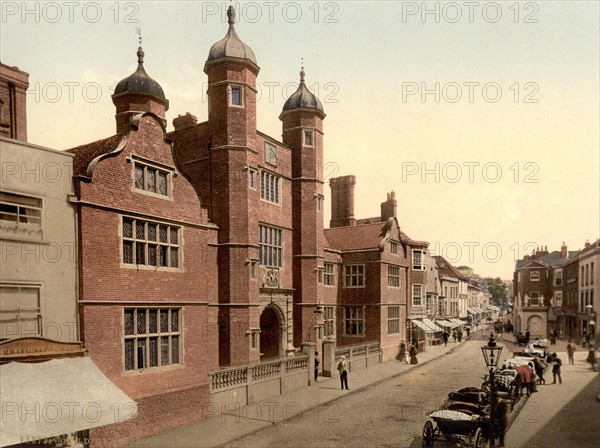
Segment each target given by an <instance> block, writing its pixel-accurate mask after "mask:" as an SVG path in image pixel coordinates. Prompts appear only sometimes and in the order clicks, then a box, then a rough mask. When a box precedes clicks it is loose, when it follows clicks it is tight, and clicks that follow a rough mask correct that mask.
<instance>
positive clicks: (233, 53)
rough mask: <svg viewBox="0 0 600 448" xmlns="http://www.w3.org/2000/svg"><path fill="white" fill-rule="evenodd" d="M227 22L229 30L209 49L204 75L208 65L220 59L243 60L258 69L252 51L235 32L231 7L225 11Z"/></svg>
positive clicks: (233, 11) (233, 13) (233, 14)
mask: <svg viewBox="0 0 600 448" xmlns="http://www.w3.org/2000/svg"><path fill="white" fill-rule="evenodd" d="M227 21H228V22H229V30H227V34H226V35H225V37H224V38H223V39H221V40H220V41H219V42H217V43H216V44H214V45H213V46H212V47H211V49H210V52H209V53H208V59H207V60H206V64H205V65H204V72H205V73H207V69H208V66H209V65H211V64H212V63H213V62H216V61H217V60H219V59H222V58H232V59H245V60H247V61H250V62H251V63H252V64H253V65H254V66H256V68H258V64H257V63H256V56H255V55H254V51H252V48H250V47H249V46H248V45H246V44H245V43H244V42H242V40H241V39H240V38H239V37H238V35H237V33H236V32H235V27H234V25H235V9H234V8H233V6H229V8H228V9H227Z"/></svg>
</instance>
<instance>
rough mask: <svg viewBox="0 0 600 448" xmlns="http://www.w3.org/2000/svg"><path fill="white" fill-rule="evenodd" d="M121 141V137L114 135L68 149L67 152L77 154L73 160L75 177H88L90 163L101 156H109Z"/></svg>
mask: <svg viewBox="0 0 600 448" xmlns="http://www.w3.org/2000/svg"><path fill="white" fill-rule="evenodd" d="M120 140H121V136H120V135H113V136H112V137H107V138H104V139H102V140H97V141H95V142H92V143H87V144H85V145H81V146H76V147H75V148H71V149H67V150H66V152H70V153H71V154H75V159H74V160H73V175H74V176H87V169H88V166H89V164H90V162H91V161H92V160H94V159H95V158H96V157H98V156H99V155H101V154H107V153H109V152H111V151H113V150H114V149H115V148H116V147H117V145H118V144H119V141H120Z"/></svg>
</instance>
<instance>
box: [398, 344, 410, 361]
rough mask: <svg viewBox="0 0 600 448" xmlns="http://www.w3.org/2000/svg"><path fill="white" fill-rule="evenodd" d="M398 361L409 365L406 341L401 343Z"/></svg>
mask: <svg viewBox="0 0 600 448" xmlns="http://www.w3.org/2000/svg"><path fill="white" fill-rule="evenodd" d="M396 359H397V360H398V361H400V362H402V361H404V362H406V363H407V364H408V361H407V359H406V342H405V341H401V342H400V351H399V352H398V357H397V358H396Z"/></svg>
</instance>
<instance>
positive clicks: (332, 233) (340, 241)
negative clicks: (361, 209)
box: [325, 222, 387, 250]
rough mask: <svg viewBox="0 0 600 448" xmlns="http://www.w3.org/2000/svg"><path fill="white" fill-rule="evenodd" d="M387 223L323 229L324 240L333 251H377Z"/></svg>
mask: <svg viewBox="0 0 600 448" xmlns="http://www.w3.org/2000/svg"><path fill="white" fill-rule="evenodd" d="M386 227H387V223H385V222H377V223H374V224H364V225H359V226H345V227H334V228H332V229H325V238H326V240H327V241H328V242H329V244H330V246H331V247H332V248H333V249H338V250H361V249H378V248H379V243H380V242H381V240H382V238H383V237H384V236H385V234H386Z"/></svg>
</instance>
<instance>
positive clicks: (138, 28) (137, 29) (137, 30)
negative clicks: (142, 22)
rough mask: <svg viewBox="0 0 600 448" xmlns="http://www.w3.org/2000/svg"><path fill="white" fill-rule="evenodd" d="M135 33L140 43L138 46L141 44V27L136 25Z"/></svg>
mask: <svg viewBox="0 0 600 448" xmlns="http://www.w3.org/2000/svg"><path fill="white" fill-rule="evenodd" d="M135 33H136V34H137V35H138V36H139V38H138V41H139V43H140V47H141V46H142V27H141V26H138V27H136V29H135Z"/></svg>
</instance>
